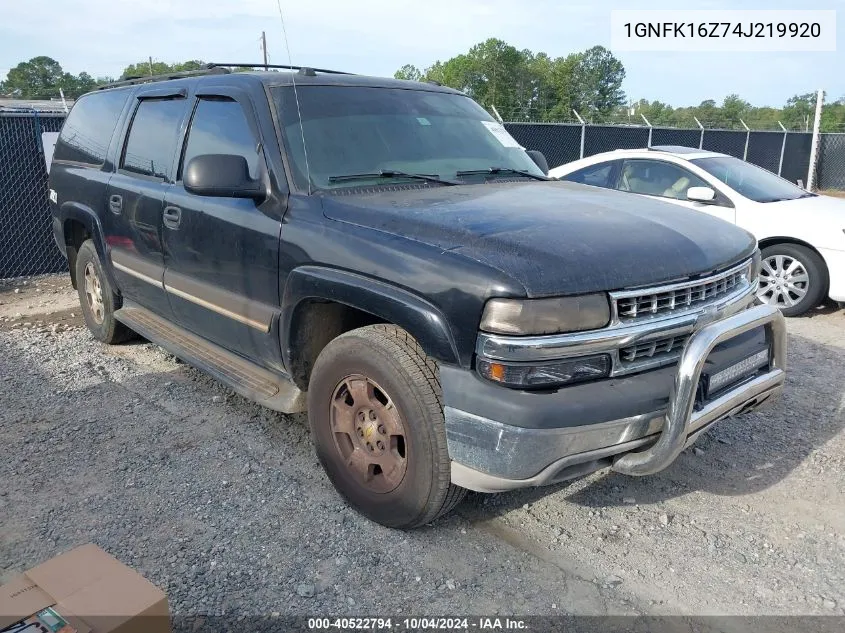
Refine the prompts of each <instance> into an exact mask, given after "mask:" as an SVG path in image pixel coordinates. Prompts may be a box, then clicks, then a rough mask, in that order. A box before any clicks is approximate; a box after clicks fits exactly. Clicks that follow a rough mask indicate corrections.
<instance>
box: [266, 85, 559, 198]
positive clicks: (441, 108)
mask: <svg viewBox="0 0 845 633" xmlns="http://www.w3.org/2000/svg"><path fill="white" fill-rule="evenodd" d="M296 89H297V93H298V96H299V107H300V109H301V111H302V127H301V128H300V124H299V116H298V115H297V105H296V98H295V95H294V91H293V88H292V87H282V88H274V89H273V90H272V92H273V95H274V98H275V100H276V105H277V107H278V111H279V118H280V120H281V123H282V127H283V129H284V136H285V141H286V144H287V148H288V153H289V155H290V158H291V167H292V171H293V173H294V178H295V179H296V181H297V185H298V186H299V188H301V189H308V188H309V186H308V179H307V174H309V173H310V177H311V187H310V188H312V189H313V188H318V189H329V188H337V187H350V186H361V185H362V184H363V185H367V186H370V185H374V184H395V182H396V180H397V178H398V179H400V180H401V179H402V178H403V177H402V176H398V175H397V174H396V173H394V174H392V177H391V178H390V180H387V179H384V178H382V177H379V174H380V173H381V172H404V173H405V174H425V175H428V176H432V177H437V178H441V179H448V180H455V179H460V181H461V182H464V181H466V182H469V181H472V182H478V181H479V179H481V180H482V181H483V179H484V178H485V174H483V173H480V174H461V175H459V174H458V172H466V171H472V170H484V171H487V170H489V169H491V168H498V169H501V170H502V171H501V172H499V173H500V174H501V175H503V176H507V177H510V178H513V177H515V176H514V174H513V173H512V172H510V173H508V172H506V171H505V170H517V171H525V172H528V173H529V174H532V175H534V176H540V177H542V176H543V173H542V171H540V169H539V168H538V167H537V166H536V164H535V163H534V161H532V160H531V158H529V156H528V154H526V153H525V151H524V150H523V149H522V148H521V147H520V146H519V144H518V143H517V142H516V141H514V139H513V138H512V137H511V136H510V135H509V134H508V133H507V132H506V131H505V129H504V127H502V126H501V125H499V124H498V123H496V122H495V121H494V120H493V119H492V118H491V117H490V115H489V114H487V112H485V110H484V109H483V108H481V106H479V105H478V104H477V103H475V102H474V101H473V100H472V99H470V98H469V97H465V96H463V95H456V94H449V93H442V92H427V91H424V90H406V89H401V88H369V87H350V86H297V87H296ZM303 136H304V137H305V149H306V150H307V158H308V160H307V165H306V152H305V151H303V147H302V139H303ZM350 175H358V176H359V177H358V178H355V179H348V178H341V177H343V176H350ZM367 176H369V177H367ZM516 177H518V176H516ZM408 181H410V179H408ZM417 182H422V181H420V180H417Z"/></svg>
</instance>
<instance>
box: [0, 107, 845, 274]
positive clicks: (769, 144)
mask: <svg viewBox="0 0 845 633" xmlns="http://www.w3.org/2000/svg"><path fill="white" fill-rule="evenodd" d="M63 121H64V116H63V115H53V114H32V113H26V114H23V113H0V279H5V278H9V277H19V276H26V275H37V274H43V273H50V272H58V271H62V270H65V269H66V267H67V263H66V262H65V260H64V258H63V257H62V256H61V255H60V254H59V251H58V249H57V248H56V245H55V244H54V242H53V234H52V227H51V217H50V209H49V206H48V203H47V169H46V165H45V161H44V148H43V146H42V140H41V134H42V133H43V132H58V131H59V129H60V128H61V126H62V122H63ZM505 127H506V128H507V129H508V131H509V132H510V133H511V135H513V137H514V138H515V139H516V140H517V141H518V142H519V143H520V144H521V145H523V146H524V147H525V148H527V149H536V150H539V151H541V152H543V154H545V156H546V158H547V160H548V161H549V165H550V166H551V167H557V166H558V165H563V164H564V163H568V162H571V161H573V160H578V159H579V158H581V157H583V156H592V155H593V154H598V153H601V152H606V151H610V150H614V149H621V148H639V147H646V146H648V145H649V142H650V144H651V145H683V146H686V147H701V148H703V149H705V150H710V151H715V152H721V153H724V154H730V155H731V156H736V157H737V158H745V159H746V160H748V161H749V162H751V163H754V164H755V165H759V166H760V167H763V168H764V169H768V170H769V171H772V172H774V173H777V174H780V175H781V176H783V177H784V178H786V179H787V180H789V181H791V182H796V183H797V182H801V183H804V182H806V178H807V172H808V170H809V165H810V149H811V145H812V136H813V135H812V134H810V133H804V132H760V131H750V132H745V131H737V130H711V129H705V130H696V129H677V128H665V127H654V128H648V127H644V126H635V125H581V124H579V123H506V124H505ZM816 176H817V183H818V188H819V189H843V190H845V134H822V135H821V139H820V144H819V160H818V163H817V166H816Z"/></svg>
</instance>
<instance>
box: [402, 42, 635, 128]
mask: <svg viewBox="0 0 845 633" xmlns="http://www.w3.org/2000/svg"><path fill="white" fill-rule="evenodd" d="M417 73H420V71H419V70H418V69H417V68H416V67H414V66H412V65H406V66H403V67H402V68H400V69H399V70H398V71H397V72H396V74H395V76H396V77H398V78H401V79H407V78H417ZM420 75H421V77H420V78H422V79H428V80H433V81H438V82H440V83H442V84H444V85H447V86H451V87H452V88H456V89H458V90H462V91H463V92H465V93H466V94H467V95H469V96H470V97H472V98H473V99H475V100H476V101H478V102H479V103H480V104H482V105H483V106H485V107H487V108H490V109H492V108H493V107H495V108H496V110H498V111H499V112H500V113H501V115H502V116H503V117H505V118H509V119H513V120H555V119H571V118H572V110H573V109H576V110H579V112H583V114H584V115H585V116H588V117H590V118H591V119H594V120H602V119H603V118H604V117H606V116H609V115H610V113H611V112H613V111H614V110H615V109H618V108H619V107H620V106H621V105H622V104H623V103H624V101H625V95H624V93H623V92H622V80H623V79H624V77H625V69H624V68H623V66H622V63H621V62H620V61H619V60H618V59H616V58H615V57H614V56H613V55H612V54H611V53H610V51H608V50H607V49H605V48H603V47H601V46H595V47H593V48H591V49H588V50H586V51H584V52H583V53H574V54H571V55H568V56H566V57H558V58H551V57H549V55H547V54H546V53H543V52H540V53H534V52H532V51H530V50H518V49H517V48H515V47H513V46H511V45H509V44H508V43H507V42H504V41H502V40H500V39H496V38H490V39H487V40H485V41H484V42H480V43H478V44H476V45H474V46H473V47H472V48H470V49H469V51H467V52H466V53H463V54H460V55H456V56H455V57H452V58H451V59H448V60H446V61H439V60H438V61H436V62H435V63H434V64H432V65H431V66H430V67H429V68H427V69H426V70H425V71H424V72H421V73H420Z"/></svg>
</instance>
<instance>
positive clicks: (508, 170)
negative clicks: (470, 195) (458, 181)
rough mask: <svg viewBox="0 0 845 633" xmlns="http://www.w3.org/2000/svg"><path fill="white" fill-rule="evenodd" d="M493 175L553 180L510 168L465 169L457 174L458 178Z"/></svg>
mask: <svg viewBox="0 0 845 633" xmlns="http://www.w3.org/2000/svg"><path fill="white" fill-rule="evenodd" d="M482 174H483V175H492V176H496V175H498V174H516V175H517V176H525V177H526V178H533V179H534V180H552V178H548V177H546V176H539V175H537V174H532V173H531V172H530V171H524V170H522V169H511V168H510V167H489V168H488V169H465V170H463V171H459V172H457V173H456V174H455V175H456V176H480V175H482Z"/></svg>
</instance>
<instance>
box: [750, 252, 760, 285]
mask: <svg viewBox="0 0 845 633" xmlns="http://www.w3.org/2000/svg"><path fill="white" fill-rule="evenodd" d="M762 267H763V256H762V255H760V249H759V248H758V249H757V250H756V251H754V255H752V256H751V269H750V270H749V271H748V283H751V284H753V283H754V281H755V280H756V279H757V278H758V277H759V276H760V269H761V268H762Z"/></svg>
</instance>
